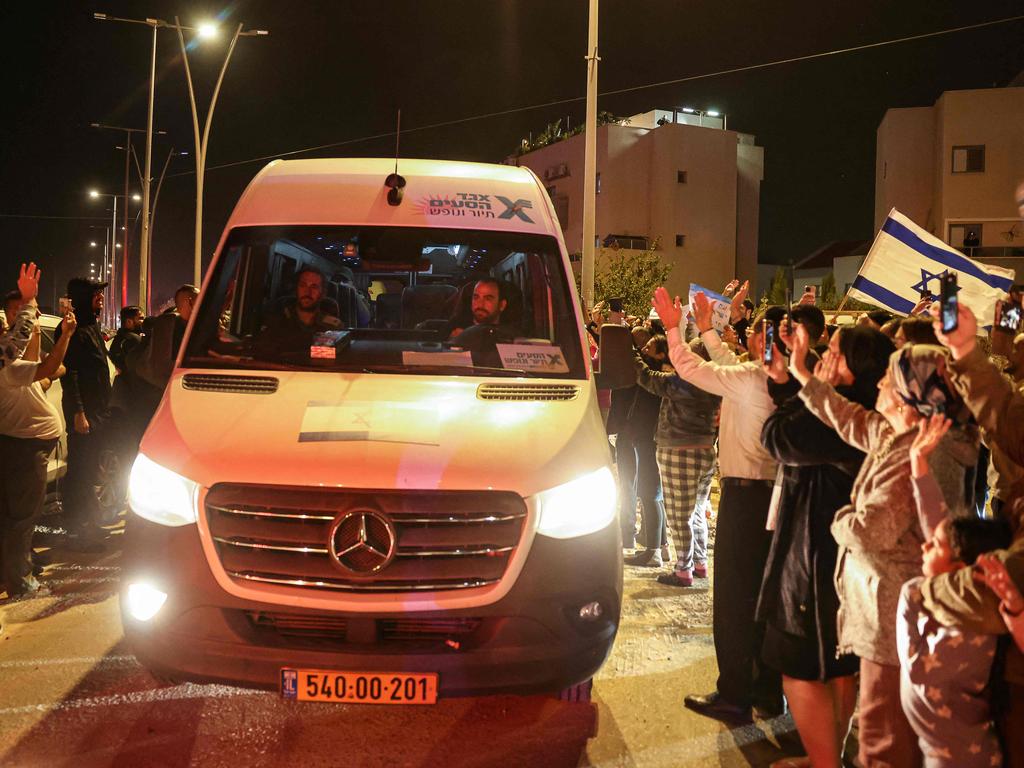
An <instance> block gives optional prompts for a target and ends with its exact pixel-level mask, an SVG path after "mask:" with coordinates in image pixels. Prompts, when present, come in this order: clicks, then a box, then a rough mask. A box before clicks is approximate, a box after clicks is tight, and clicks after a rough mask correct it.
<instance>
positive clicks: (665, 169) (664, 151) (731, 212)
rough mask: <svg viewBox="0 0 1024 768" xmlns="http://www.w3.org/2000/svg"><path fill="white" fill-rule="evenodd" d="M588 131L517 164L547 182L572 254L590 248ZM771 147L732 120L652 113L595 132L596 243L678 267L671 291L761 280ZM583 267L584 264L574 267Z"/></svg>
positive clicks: (679, 112)
mask: <svg viewBox="0 0 1024 768" xmlns="http://www.w3.org/2000/svg"><path fill="white" fill-rule="evenodd" d="M583 144H584V137H583V135H582V134H579V135H576V136H572V137H569V138H566V139H564V140H561V141H557V142H555V143H553V144H549V145H548V146H546V147H542V148H540V149H537V150H534V151H532V152H529V153H527V154H524V155H521V156H519V157H517V158H510V161H512V162H515V163H517V164H518V165H525V166H527V167H529V168H531V169H533V171H534V172H535V173H537V175H538V176H540V177H541V179H543V180H544V183H545V186H546V187H547V190H548V194H549V195H550V196H551V200H552V202H553V203H554V206H555V210H556V212H557V213H558V218H559V221H560V222H561V225H562V230H563V233H564V235H565V241H566V245H567V247H568V248H569V251H570V253H576V252H580V251H582V248H583ZM763 178H764V149H763V148H762V147H758V146H756V145H755V143H754V137H753V136H751V135H749V134H744V133H737V132H736V131H731V130H727V129H726V118H725V117H724V116H719V115H715V114H713V115H708V114H707V113H700V112H696V111H694V110H690V111H683V110H681V109H653V110H651V111H649V112H645V113H642V114H639V115H633V116H632V117H630V118H628V119H627V120H625V121H623V124H609V125H603V126H601V127H599V128H598V130H597V219H596V221H597V242H598V245H599V246H605V252H606V253H607V252H608V251H609V249H614V248H630V249H643V248H645V247H647V246H648V245H649V244H650V243H653V242H655V241H657V242H658V244H659V251H658V253H659V255H660V256H661V257H662V259H663V260H664V261H665V262H666V263H670V264H671V265H672V272H671V274H670V276H669V280H668V288H669V290H670V291H672V292H674V293H678V294H680V295H682V296H685V295H686V291H687V289H688V287H689V284H690V283H691V282H694V283H699V284H700V285H704V286H707V287H708V288H712V289H714V290H720V289H721V287H722V286H723V285H724V284H725V283H726V282H727V281H728V280H730V279H731V278H733V277H735V276H743V277H750V279H751V281H752V282H753V281H754V280H755V279H756V268H757V239H758V220H759V208H760V192H761V181H762V179H763ZM576 264H577V267H578V262H576Z"/></svg>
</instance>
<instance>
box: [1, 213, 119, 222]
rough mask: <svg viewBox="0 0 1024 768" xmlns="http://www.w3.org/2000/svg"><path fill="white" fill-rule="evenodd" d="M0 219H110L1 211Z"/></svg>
mask: <svg viewBox="0 0 1024 768" xmlns="http://www.w3.org/2000/svg"><path fill="white" fill-rule="evenodd" d="M0 219H76V220H80V221H110V218H109V217H107V216H45V215H42V214H33V213H0Z"/></svg>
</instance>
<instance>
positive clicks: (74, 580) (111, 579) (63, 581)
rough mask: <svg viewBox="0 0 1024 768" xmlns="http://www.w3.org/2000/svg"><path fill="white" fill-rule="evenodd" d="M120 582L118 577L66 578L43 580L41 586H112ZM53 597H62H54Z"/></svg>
mask: <svg viewBox="0 0 1024 768" xmlns="http://www.w3.org/2000/svg"><path fill="white" fill-rule="evenodd" d="M120 580H121V577H120V576H68V577H67V578H66V579H43V584H45V585H46V586H48V587H49V586H53V585H55V584H112V583H114V582H118V581H120ZM54 597H63V595H54Z"/></svg>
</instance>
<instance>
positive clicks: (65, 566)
mask: <svg viewBox="0 0 1024 768" xmlns="http://www.w3.org/2000/svg"><path fill="white" fill-rule="evenodd" d="M45 568H46V570H47V571H120V570H121V566H119V565H75V564H74V563H61V564H59V565H47V566H45Z"/></svg>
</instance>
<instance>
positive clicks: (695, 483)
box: [657, 446, 715, 570]
mask: <svg viewBox="0 0 1024 768" xmlns="http://www.w3.org/2000/svg"><path fill="white" fill-rule="evenodd" d="M657 458H658V470H659V471H660V472H661V487H662V491H663V493H664V495H665V517H666V521H667V523H668V527H669V530H671V531H672V539H673V541H674V542H675V545H676V568H677V569H679V570H682V569H684V568H685V569H690V568H693V563H694V561H697V562H699V563H705V562H707V559H708V555H707V548H708V523H707V520H706V519H705V517H704V502H705V501H706V500H707V497H708V493H709V492H710V489H711V478H712V477H713V476H714V473H715V449H714V448H712V447H710V446H709V447H707V448H663V447H661V446H658V450H657Z"/></svg>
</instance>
